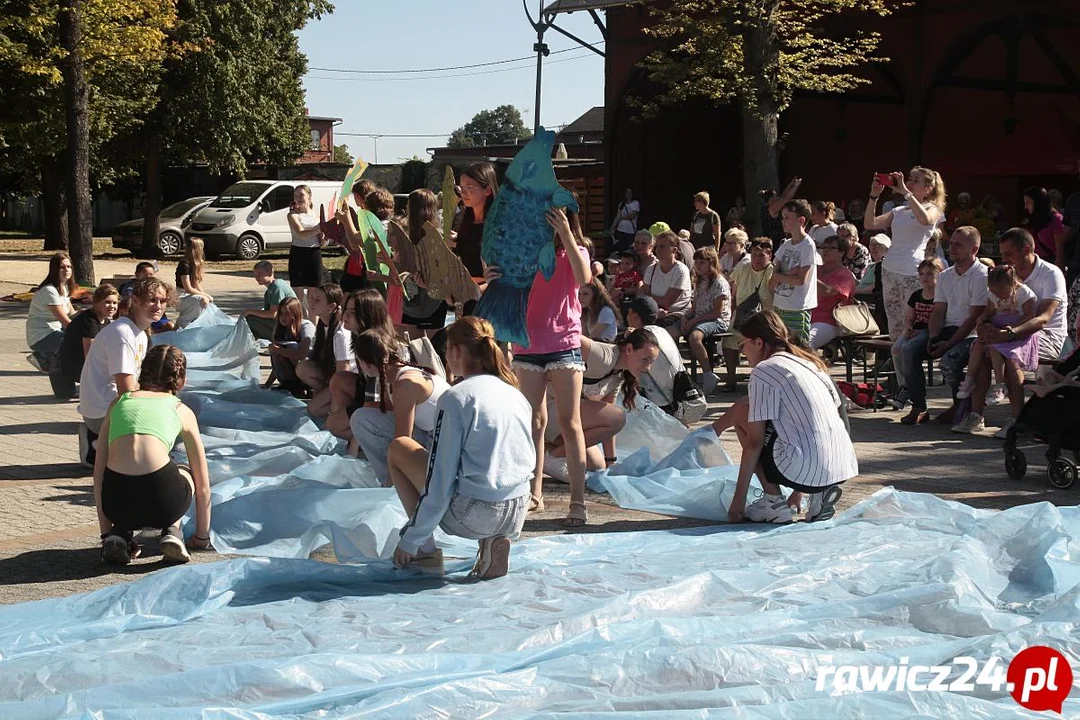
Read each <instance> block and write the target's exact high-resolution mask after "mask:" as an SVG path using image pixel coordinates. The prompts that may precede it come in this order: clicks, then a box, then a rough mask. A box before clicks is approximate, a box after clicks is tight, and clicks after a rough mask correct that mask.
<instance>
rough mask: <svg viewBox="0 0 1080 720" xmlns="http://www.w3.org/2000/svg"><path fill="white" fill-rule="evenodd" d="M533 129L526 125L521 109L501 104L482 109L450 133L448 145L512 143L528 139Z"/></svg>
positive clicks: (460, 146) (471, 145)
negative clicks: (490, 108)
mask: <svg viewBox="0 0 1080 720" xmlns="http://www.w3.org/2000/svg"><path fill="white" fill-rule="evenodd" d="M531 137H532V131H531V130H529V129H528V128H527V127H525V121H524V120H523V119H522V117H521V111H520V110H518V109H517V108H516V107H514V106H513V105H500V106H499V107H497V108H495V109H494V110H481V111H480V112H478V113H476V115H474V116H473V119H472V120H470V121H469V122H467V123H465V124H464V125H462V126H461V127H459V128H458V129H457V130H455V131H454V132H452V133H451V134H450V137H449V139H448V140H447V141H446V146H447V147H452V148H463V147H481V146H484V145H510V144H513V143H514V142H515V141H517V140H527V139H529V138H531Z"/></svg>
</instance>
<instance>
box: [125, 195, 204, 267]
mask: <svg viewBox="0 0 1080 720" xmlns="http://www.w3.org/2000/svg"><path fill="white" fill-rule="evenodd" d="M213 199H214V196H213V195H210V196H204V195H200V196H198V197H193V198H188V199H187V200H181V201H180V202H177V203H173V204H172V205H170V206H169V207H167V208H165V209H164V210H162V211H161V214H160V215H158V243H157V245H158V250H159V251H160V252H161V254H162V255H165V256H168V255H179V254H180V253H181V252H182V251H183V250H184V228H186V227H187V226H188V224H189V223H190V222H191V219H192V218H193V217H195V214H196V213H198V212H199V211H200V210H202V209H203V208H204V207H206V206H207V205H209V204H210V201H211V200H213ZM142 232H143V219H142V218H135V219H134V220H128V221H127V222H122V223H120V224H119V225H117V226H116V229H115V230H113V236H112V245H113V247H114V248H123V249H127V250H138V249H140V248H141V247H142Z"/></svg>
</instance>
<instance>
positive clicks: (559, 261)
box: [513, 244, 591, 355]
mask: <svg viewBox="0 0 1080 720" xmlns="http://www.w3.org/2000/svg"><path fill="white" fill-rule="evenodd" d="M581 253H582V255H584V256H585V263H586V264H589V263H590V262H591V260H590V259H589V253H588V251H586V250H585V249H584V248H582V249H581ZM577 291H578V283H577V280H576V279H575V278H574V270H573V268H571V267H570V258H569V257H567V255H566V250H565V249H563V247H562V245H561V244H560V245H559V248H558V250H556V251H555V274H553V275H552V276H551V279H550V280H545V279H544V273H542V272H540V271H537V273H536V277H535V278H534V279H533V286H532V294H531V295H529V309H528V310H527V311H526V313H525V327H526V328H528V330H529V347H527V348H523V347H521V346H520V345H514V346H513V350H514V354H515V355H546V354H547V353H554V352H562V351H564V350H574V349H576V348H580V347H581V301H580V300H578V292H577Z"/></svg>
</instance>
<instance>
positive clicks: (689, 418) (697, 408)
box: [672, 370, 709, 425]
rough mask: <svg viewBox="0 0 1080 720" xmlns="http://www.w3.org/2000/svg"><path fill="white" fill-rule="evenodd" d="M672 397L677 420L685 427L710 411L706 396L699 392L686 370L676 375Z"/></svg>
mask: <svg viewBox="0 0 1080 720" xmlns="http://www.w3.org/2000/svg"><path fill="white" fill-rule="evenodd" d="M672 396H673V398H674V400H675V413H674V415H675V418H676V419H677V420H679V421H680V422H681V423H682V424H683V425H690V424H691V423H695V422H697V421H698V420H700V419H701V418H703V417H704V416H705V413H706V412H708V410H709V403H708V401H707V400H706V399H705V395H704V394H703V393H702V392H701V390H698V387H697V385H695V384H694V381H693V380H691V379H690V374H689V373H688V372H686V371H685V370H680V371H679V372H677V373H675V382H674V388H673V389H672Z"/></svg>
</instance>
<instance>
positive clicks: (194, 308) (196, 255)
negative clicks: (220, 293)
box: [176, 237, 214, 330]
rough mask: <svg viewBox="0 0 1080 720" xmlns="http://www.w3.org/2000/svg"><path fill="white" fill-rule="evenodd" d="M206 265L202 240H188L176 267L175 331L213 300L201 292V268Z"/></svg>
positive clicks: (197, 314) (196, 315)
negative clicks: (178, 308) (176, 307)
mask: <svg viewBox="0 0 1080 720" xmlns="http://www.w3.org/2000/svg"><path fill="white" fill-rule="evenodd" d="M205 265H206V251H205V249H204V245H203V240H202V238H197V237H193V238H189V239H188V241H187V244H186V245H185V246H184V259H183V260H181V261H180V262H179V263H178V264H177V266H176V292H177V293H179V294H180V302H179V305H180V314H179V315H178V317H177V318H176V329H177V330H181V329H183V328H185V327H187V326H188V325H190V324H191V323H192V322H194V321H195V319H196V318H197V317H199V316H200V315H202V311H203V310H205V309H206V306H207V305H209V304H210V303H212V302H214V298H213V297H211V296H210V294H209V293H207V292H206V291H204V290H203V287H202V282H203V268H204V266H205Z"/></svg>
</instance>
